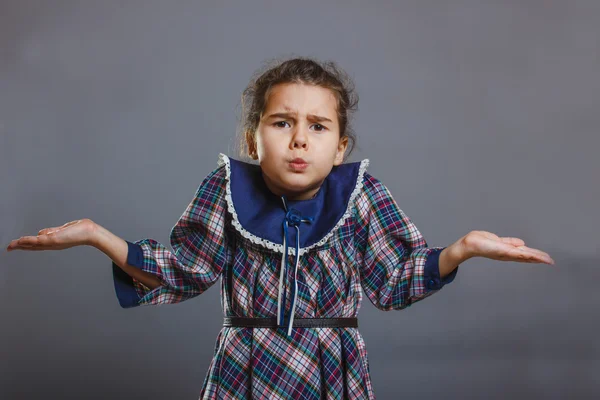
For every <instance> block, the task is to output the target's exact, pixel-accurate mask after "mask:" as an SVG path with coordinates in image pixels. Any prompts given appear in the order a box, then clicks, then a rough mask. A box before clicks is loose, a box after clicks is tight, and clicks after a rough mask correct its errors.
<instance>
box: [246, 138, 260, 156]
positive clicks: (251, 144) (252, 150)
mask: <svg viewBox="0 0 600 400" xmlns="http://www.w3.org/2000/svg"><path fill="white" fill-rule="evenodd" d="M245 136H246V145H247V146H248V155H249V156H250V158H252V159H253V160H258V153H257V150H256V140H254V135H253V134H252V132H250V131H246V134H245Z"/></svg>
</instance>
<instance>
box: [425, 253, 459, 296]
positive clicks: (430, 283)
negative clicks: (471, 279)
mask: <svg viewBox="0 0 600 400" xmlns="http://www.w3.org/2000/svg"><path fill="white" fill-rule="evenodd" d="M444 249H445V247H444V248H441V249H433V250H432V251H431V253H429V256H428V257H427V261H426V262H425V268H424V271H423V278H424V280H425V287H426V288H427V289H429V290H440V289H441V288H442V287H444V285H446V284H448V283H450V282H452V281H453V280H454V278H455V277H456V274H457V273H458V268H459V267H456V268H455V269H454V270H453V271H452V272H451V273H450V274H448V275H447V276H446V277H445V278H443V279H442V278H440V266H439V261H440V254H441V252H442V251H443V250H444Z"/></svg>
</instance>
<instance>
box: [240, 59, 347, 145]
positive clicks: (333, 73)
mask: <svg viewBox="0 0 600 400" xmlns="http://www.w3.org/2000/svg"><path fill="white" fill-rule="evenodd" d="M273 63H275V65H274V66H269V64H273ZM265 69H266V70H265ZM281 83H304V84H309V85H315V86H320V87H323V88H325V89H329V90H331V92H332V93H333V95H334V97H335V99H336V102H337V107H336V112H337V116H338V122H339V126H340V138H342V137H347V138H348V142H349V143H348V144H349V151H348V152H347V155H350V153H351V152H352V150H353V149H354V146H355V144H356V135H355V133H354V131H353V129H352V128H351V127H350V124H349V122H350V118H351V115H352V113H353V112H354V111H356V110H357V108H358V107H357V106H358V95H357V94H356V92H355V89H354V83H353V81H352V79H351V78H350V76H349V75H348V74H347V73H346V72H345V71H343V70H342V69H341V68H340V67H338V66H337V65H336V63H335V62H333V61H326V62H320V61H317V60H315V59H311V58H306V57H299V58H293V59H289V60H285V61H278V60H275V61H272V62H270V63H268V64H267V66H266V67H263V68H261V69H260V70H259V71H257V72H255V73H254V75H253V78H252V79H251V80H250V83H249V84H248V86H247V87H246V89H244V91H243V93H242V121H241V124H240V126H241V129H240V135H239V136H240V142H239V144H240V155H241V156H242V157H244V156H246V155H247V154H248V145H247V143H246V134H249V135H251V136H252V137H253V138H255V135H256V129H257V128H258V124H259V122H260V117H261V115H262V113H263V112H264V110H265V107H266V105H267V100H268V98H269V94H270V92H271V89H272V88H273V87H274V86H275V85H278V84H281Z"/></svg>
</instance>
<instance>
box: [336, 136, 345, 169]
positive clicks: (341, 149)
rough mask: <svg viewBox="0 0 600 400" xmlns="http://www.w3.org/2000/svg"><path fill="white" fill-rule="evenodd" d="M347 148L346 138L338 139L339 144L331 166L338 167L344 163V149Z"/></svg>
mask: <svg viewBox="0 0 600 400" xmlns="http://www.w3.org/2000/svg"><path fill="white" fill-rule="evenodd" d="M347 148H348V137H347V136H344V137H343V138H340V142H339V144H338V147H337V151H336V153H335V160H333V165H336V166H337V165H340V164H341V163H342V162H344V154H346V149H347Z"/></svg>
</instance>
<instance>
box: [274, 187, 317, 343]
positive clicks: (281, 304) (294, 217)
mask: <svg viewBox="0 0 600 400" xmlns="http://www.w3.org/2000/svg"><path fill="white" fill-rule="evenodd" d="M281 200H282V201H283V208H284V209H285V211H286V214H285V218H284V219H283V254H282V256H281V270H280V273H279V295H278V297H277V326H282V322H283V321H284V313H285V287H284V284H283V281H284V276H285V277H287V272H288V269H287V264H288V263H287V259H288V257H287V255H288V228H289V227H294V228H296V246H295V250H296V252H295V256H296V261H295V263H294V287H293V289H292V306H291V309H290V317H289V320H288V331H287V334H288V336H291V334H292V325H293V322H294V311H295V309H296V300H297V297H298V282H297V278H298V262H299V260H300V255H299V253H300V224H301V223H303V222H305V223H311V222H313V220H314V218H312V217H304V216H302V214H301V213H300V211H298V210H296V209H294V208H290V209H288V207H287V203H286V200H285V196H282V197H281ZM286 287H287V285H286Z"/></svg>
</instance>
